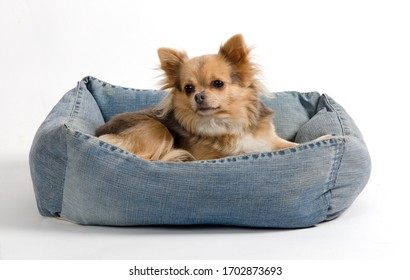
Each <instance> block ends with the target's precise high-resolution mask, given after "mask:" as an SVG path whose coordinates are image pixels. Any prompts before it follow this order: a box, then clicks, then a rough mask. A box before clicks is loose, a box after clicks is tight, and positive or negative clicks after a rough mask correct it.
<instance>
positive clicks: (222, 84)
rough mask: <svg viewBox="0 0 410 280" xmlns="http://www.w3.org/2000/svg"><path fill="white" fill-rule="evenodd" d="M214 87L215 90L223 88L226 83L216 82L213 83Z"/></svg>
mask: <svg viewBox="0 0 410 280" xmlns="http://www.w3.org/2000/svg"><path fill="white" fill-rule="evenodd" d="M212 86H213V87H214V88H221V87H223V86H224V82H222V81H221V80H215V81H212Z"/></svg>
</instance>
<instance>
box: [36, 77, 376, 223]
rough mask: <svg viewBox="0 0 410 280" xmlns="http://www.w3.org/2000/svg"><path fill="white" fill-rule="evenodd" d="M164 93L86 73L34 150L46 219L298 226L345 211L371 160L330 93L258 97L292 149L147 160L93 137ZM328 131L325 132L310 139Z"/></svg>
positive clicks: (38, 197) (51, 118) (52, 116)
mask: <svg viewBox="0 0 410 280" xmlns="http://www.w3.org/2000/svg"><path fill="white" fill-rule="evenodd" d="M164 94H165V92H163V91H153V90H137V89H129V88H124V87H120V86H114V85H111V84H108V83H106V82H103V81H100V80H98V79H96V78H94V77H86V78H84V79H82V80H81V81H80V82H79V83H78V85H77V86H76V87H75V88H74V89H72V90H71V91H69V92H68V93H66V94H65V95H64V96H63V98H62V99H61V100H60V101H59V102H58V103H57V104H56V105H55V107H54V108H53V110H52V111H51V112H50V114H49V115H48V116H47V118H46V119H45V121H44V122H43V123H42V125H41V126H40V128H39V129H38V131H37V133H36V136H35V138H34V140H33V144H32V148H31V151H30V169H31V176H32V181H33V186H34V191H35V196H36V200H37V205H38V209H39V212H40V214H41V215H43V216H52V217H61V218H62V219H65V220H68V221H72V222H75V223H80V224H87V225H110V226H137V225H138V226H139V225H195V224H213V225H233V226H249V227H273V228H302V227H309V226H313V225H315V224H318V223H320V222H323V221H327V220H331V219H334V218H336V217H338V216H339V215H340V214H341V213H343V212H344V211H345V210H346V209H347V208H348V207H349V206H350V205H351V204H352V203H353V201H354V200H355V198H356V197H357V196H358V195H359V193H360V192H361V191H362V190H363V188H364V187H365V185H366V183H367V181H368V178H369V175H370V169H371V162H370V157H369V153H368V151H367V148H366V145H365V143H364V141H363V137H362V135H361V133H360V131H359V129H358V128H357V126H356V125H355V123H354V121H353V120H352V119H351V117H350V116H349V115H348V114H347V113H346V111H345V110H344V109H343V108H342V106H340V105H339V104H338V103H336V102H335V101H334V100H333V99H332V98H330V97H329V96H328V95H326V94H323V95H321V94H319V93H317V92H307V93H300V92H280V93H273V94H272V95H273V96H274V98H264V102H265V103H266V104H267V105H268V106H269V107H271V108H272V109H274V110H275V116H274V118H273V122H274V124H275V126H276V130H277V133H278V134H279V135H280V136H281V137H283V138H286V139H288V140H293V141H296V142H298V143H301V144H300V145H299V146H297V147H295V148H290V149H285V150H280V151H274V152H273V151H267V152H264V153H252V154H244V155H240V156H232V157H226V158H222V159H217V160H205V161H194V162H182V163H175V162H149V161H146V160H143V159H141V158H139V157H138V156H136V155H134V154H131V153H129V152H127V151H124V150H122V149H120V148H118V147H115V146H112V145H110V144H108V143H106V142H104V141H102V140H100V139H99V138H96V137H95V136H94V132H95V130H96V128H97V127H99V126H100V125H102V124H103V123H104V122H106V121H107V120H109V119H110V118H111V117H113V116H114V115H116V114H118V113H122V112H132V111H136V110H140V109H144V108H147V107H151V106H153V105H155V104H157V103H158V102H159V101H160V100H161V99H162V98H163V96H164ZM325 134H331V135H332V137H331V138H330V139H327V140H324V141H314V139H316V138H317V137H319V136H322V135H325Z"/></svg>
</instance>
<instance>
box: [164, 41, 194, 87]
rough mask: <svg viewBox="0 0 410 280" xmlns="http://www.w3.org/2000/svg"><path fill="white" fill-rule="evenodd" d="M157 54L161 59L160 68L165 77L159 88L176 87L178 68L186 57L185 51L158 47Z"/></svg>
mask: <svg viewBox="0 0 410 280" xmlns="http://www.w3.org/2000/svg"><path fill="white" fill-rule="evenodd" d="M158 56H159V60H160V61H161V69H162V70H164V72H165V79H164V80H163V86H162V88H161V89H168V88H173V87H178V84H179V69H180V67H181V65H182V64H183V63H184V61H185V60H186V59H188V56H187V55H186V53H185V52H181V51H177V50H174V49H169V48H160V49H158Z"/></svg>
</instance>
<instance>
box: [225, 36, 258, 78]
mask: <svg viewBox="0 0 410 280" xmlns="http://www.w3.org/2000/svg"><path fill="white" fill-rule="evenodd" d="M249 53H250V49H249V48H248V47H247V46H246V43H245V40H244V39H243V36H242V35H241V34H237V35H234V36H232V37H231V38H230V39H229V40H228V41H226V43H225V44H223V45H222V46H221V47H220V49H219V53H218V54H219V55H221V56H222V57H224V58H225V59H226V60H227V61H228V62H229V63H231V64H232V65H233V66H234V69H233V71H234V73H233V75H232V80H233V81H234V82H239V83H240V84H241V85H242V86H249V84H250V83H251V81H252V80H253V79H254V77H255V72H256V67H255V66H254V65H253V63H252V62H251V61H250V59H249Z"/></svg>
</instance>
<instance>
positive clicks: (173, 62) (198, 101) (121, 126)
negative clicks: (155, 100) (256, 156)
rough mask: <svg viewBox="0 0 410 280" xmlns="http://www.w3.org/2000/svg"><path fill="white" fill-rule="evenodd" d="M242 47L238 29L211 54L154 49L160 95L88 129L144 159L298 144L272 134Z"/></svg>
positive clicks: (204, 156) (237, 152)
mask: <svg viewBox="0 0 410 280" xmlns="http://www.w3.org/2000/svg"><path fill="white" fill-rule="evenodd" d="M250 51H251V49H250V48H249V47H248V46H247V45H246V43H245V41H244V38H243V36H242V35H241V34H237V35H235V36H233V37H231V38H230V39H229V40H228V41H226V42H225V43H224V44H222V45H221V46H220V49H219V52H218V53H217V54H212V55H203V56H198V57H193V58H189V57H188V56H187V54H186V53H185V52H183V51H178V50H174V49H170V48H160V49H158V56H159V59H160V62H161V68H162V70H163V71H164V79H163V81H162V88H161V90H169V91H168V92H167V93H166V96H165V98H164V99H163V101H162V102H160V104H158V105H157V106H155V107H153V108H150V109H146V110H142V111H138V112H131V113H123V114H119V115H117V116H114V117H113V118H112V119H111V120H109V121H108V122H107V123H106V124H104V125H103V126H101V127H99V128H98V129H97V130H96V136H98V137H100V139H102V140H104V141H106V142H108V143H110V144H112V145H115V146H118V147H120V148H122V149H124V150H127V151H129V152H131V153H134V154H136V155H138V156H140V157H141V158H144V159H146V160H150V161H173V162H182V161H193V160H208V159H217V158H221V157H226V156H235V155H240V154H244V153H252V152H266V151H273V150H280V149H286V148H290V147H294V146H296V145H298V144H297V143H293V142H290V141H287V140H285V139H282V138H281V137H279V136H278V135H277V134H276V131H275V126H274V125H273V123H272V117H273V114H274V112H273V111H272V110H271V109H270V108H268V107H267V106H266V105H265V104H264V103H263V102H262V101H261V98H260V97H261V95H263V94H264V92H266V91H265V90H264V87H263V85H262V84H261V82H260V80H259V79H258V77H259V74H260V70H259V68H258V67H257V66H256V65H255V64H254V63H253V62H252V61H251V57H250Z"/></svg>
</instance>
